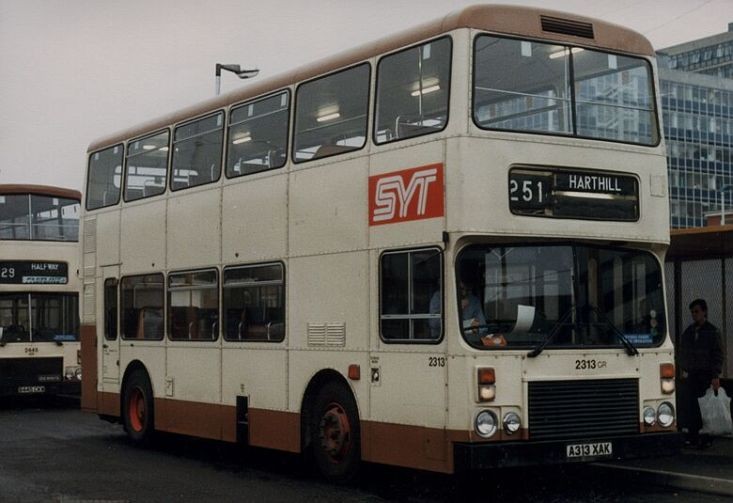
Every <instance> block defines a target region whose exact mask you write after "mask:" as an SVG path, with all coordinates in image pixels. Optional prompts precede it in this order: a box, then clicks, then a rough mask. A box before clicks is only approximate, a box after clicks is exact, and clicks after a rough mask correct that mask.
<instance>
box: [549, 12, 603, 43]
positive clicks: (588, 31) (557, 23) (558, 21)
mask: <svg viewBox="0 0 733 503" xmlns="http://www.w3.org/2000/svg"><path fill="white" fill-rule="evenodd" d="M541 19H542V30H543V31H549V32H552V33H562V34H563V35H572V36H573V37H583V38H593V37H594V35H593V25H592V24H590V23H583V22H580V21H572V20H570V19H562V18H559V17H549V16H541Z"/></svg>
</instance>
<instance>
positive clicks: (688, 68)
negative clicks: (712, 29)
mask: <svg viewBox="0 0 733 503" xmlns="http://www.w3.org/2000/svg"><path fill="white" fill-rule="evenodd" d="M731 25H733V23H732V24H731ZM731 25H729V26H728V30H729V31H728V32H727V33H721V34H720V35H714V36H712V37H707V38H704V39H700V40H696V41H693V42H688V43H686V44H681V45H678V46H674V47H670V48H668V49H662V50H661V51H660V52H661V53H663V54H664V55H665V56H666V57H668V58H669V63H668V66H669V68H671V69H673V70H680V71H683V72H695V73H703V74H705V75H713V76H715V77H723V78H727V79H730V78H733V32H732V31H730V30H731V28H733V26H731Z"/></svg>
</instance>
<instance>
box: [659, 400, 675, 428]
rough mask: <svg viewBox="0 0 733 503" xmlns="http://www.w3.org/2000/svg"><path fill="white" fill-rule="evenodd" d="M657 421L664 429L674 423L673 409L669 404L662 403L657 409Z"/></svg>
mask: <svg viewBox="0 0 733 503" xmlns="http://www.w3.org/2000/svg"><path fill="white" fill-rule="evenodd" d="M657 419H658V421H659V424H660V425H662V426H663V427H665V428H668V427H670V426H672V423H674V407H672V404H671V403H669V402H662V404H661V405H660V406H659V407H658V408H657Z"/></svg>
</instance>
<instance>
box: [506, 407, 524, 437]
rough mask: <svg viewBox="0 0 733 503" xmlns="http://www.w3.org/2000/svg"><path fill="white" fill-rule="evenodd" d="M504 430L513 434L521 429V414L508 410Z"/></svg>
mask: <svg viewBox="0 0 733 503" xmlns="http://www.w3.org/2000/svg"><path fill="white" fill-rule="evenodd" d="M503 423H504V431H505V432H506V433H507V434H508V435H513V434H515V433H516V432H518V431H519V428H520V426H522V420H521V419H520V418H519V414H517V413H516V412H507V413H506V414H504V420H503Z"/></svg>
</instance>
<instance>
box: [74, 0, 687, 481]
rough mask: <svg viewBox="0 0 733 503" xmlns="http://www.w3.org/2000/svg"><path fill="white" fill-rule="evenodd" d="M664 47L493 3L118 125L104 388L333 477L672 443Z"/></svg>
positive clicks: (102, 345) (112, 414) (95, 226)
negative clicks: (659, 51)
mask: <svg viewBox="0 0 733 503" xmlns="http://www.w3.org/2000/svg"><path fill="white" fill-rule="evenodd" d="M655 71H656V66H655V60H654V51H653V49H652V47H651V45H650V44H649V42H648V41H647V40H646V39H645V38H644V37H642V36H641V35H639V34H637V33H634V32H632V31H630V30H627V29H625V28H622V27H619V26H615V25H611V24H608V23H605V22H602V21H599V20H594V19H587V18H581V17H578V16H574V15H566V14H563V13H558V12H553V11H545V10H538V9H529V8H520V7H508V6H476V7H470V8H466V9H464V10H461V11H458V12H455V13H452V14H450V15H447V16H446V17H444V18H441V19H439V20H437V21H435V22H430V23H427V24H424V25H421V26H419V27H416V28H414V29H411V30H407V31H405V32H403V33H399V34H397V35H395V36H392V37H390V38H385V39H382V40H378V41H375V42H374V43H371V44H368V45H365V46H363V47H360V48H357V49H355V50H352V51H350V52H346V53H343V54H339V55H337V56H335V57H333V58H329V59H326V60H323V61H320V62H318V63H316V64H313V65H310V66H305V67H303V68H299V69H296V70H294V71H292V72H290V73H287V74H284V75H281V76H278V77H274V78H271V79H268V80H262V81H259V82H256V83H253V84H251V85H249V86H247V87H245V88H243V89H241V90H238V91H235V92H232V93H230V94H227V95H223V96H220V97H217V98H215V99H212V100H210V101H207V102H205V103H202V104H199V105H196V106H193V107H191V108H188V109H186V110H182V111H180V112H176V113H173V114H171V115H168V116H166V117H163V118H160V119H155V120H152V121H151V122H148V123H146V124H143V125H140V126H136V127H133V128H131V129H128V130H126V131H123V132H121V133H118V134H114V135H111V136H107V137H104V138H101V139H99V140H96V141H94V142H93V143H92V144H91V145H90V147H89V158H88V170H87V182H86V200H85V212H84V216H83V219H82V220H83V223H82V227H83V238H82V242H83V248H84V249H83V299H84V301H83V309H82V352H83V356H84V357H83V362H84V373H85V379H84V382H83V388H84V389H83V398H82V406H83V407H84V408H85V409H87V410H89V411H93V412H95V413H97V414H98V415H100V416H101V417H104V418H108V419H113V420H118V421H120V422H122V423H123V424H124V427H125V429H126V431H127V433H128V434H129V436H130V437H131V438H132V439H134V440H136V441H140V442H144V441H146V440H148V439H149V438H150V436H151V435H152V434H153V433H154V431H156V430H160V431H169V432H176V433H181V434H188V435H195V436H200V437H205V438H211V439H220V440H224V441H229V442H237V441H238V442H244V443H248V444H250V445H253V446H260V447H269V448H274V449H281V450H284V451H290V452H303V453H306V454H308V455H310V456H312V457H313V459H314V463H315V466H317V467H318V468H319V469H320V470H321V471H322V472H323V473H324V474H325V475H326V476H328V477H331V478H340V477H347V476H349V475H351V474H353V473H354V471H355V470H356V468H357V466H358V464H359V461H361V460H365V461H370V462H378V463H386V464H392V465H399V466H409V467H415V468H420V469H425V470H432V471H438V472H448V473H450V472H454V471H461V470H472V469H487V468H492V467H497V466H516V465H523V464H529V463H548V462H568V461H587V460H596V459H616V458H625V457H633V456H639V455H652V454H659V453H664V452H670V451H672V450H674V449H675V446H676V445H677V439H678V436H677V435H676V434H675V430H676V418H675V409H674V405H673V404H674V387H675V383H674V356H673V348H672V343H671V341H670V337H669V335H668V333H667V328H666V313H665V297H664V290H663V274H662V268H661V263H662V260H663V257H664V253H665V250H666V247H667V244H668V242H669V231H668V199H667V185H666V183H667V179H666V176H667V175H666V165H665V150H664V145H663V142H662V139H661V137H660V127H659V109H658V99H657V93H656V89H657V86H656V78H655Z"/></svg>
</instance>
